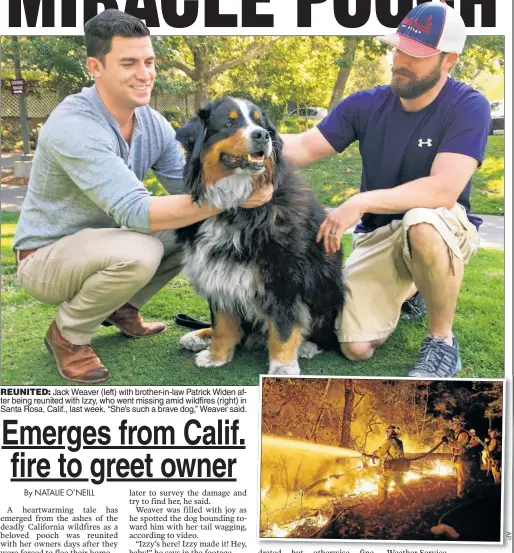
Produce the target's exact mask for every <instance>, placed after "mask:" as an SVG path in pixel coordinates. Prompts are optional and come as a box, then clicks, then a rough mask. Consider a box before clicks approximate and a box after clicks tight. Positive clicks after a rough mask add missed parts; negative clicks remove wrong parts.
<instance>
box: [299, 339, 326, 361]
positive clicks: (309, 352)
mask: <svg viewBox="0 0 514 553" xmlns="http://www.w3.org/2000/svg"><path fill="white" fill-rule="evenodd" d="M322 352H323V350H322V349H319V348H318V346H317V345H316V344H315V343H314V342H304V343H303V344H302V345H301V346H300V347H299V348H298V357H301V358H302V359H312V358H313V357H315V356H316V355H318V354H320V353H322Z"/></svg>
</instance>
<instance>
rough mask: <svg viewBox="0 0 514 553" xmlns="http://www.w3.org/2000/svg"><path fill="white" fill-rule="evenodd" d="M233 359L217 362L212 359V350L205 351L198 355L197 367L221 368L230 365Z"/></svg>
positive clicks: (230, 357)
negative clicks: (226, 364)
mask: <svg viewBox="0 0 514 553" xmlns="http://www.w3.org/2000/svg"><path fill="white" fill-rule="evenodd" d="M231 359H232V356H229V358H228V359H226V360H225V361H215V360H214V359H213V358H212V357H211V350H209V349H204V350H203V351H201V352H200V353H197V354H196V366H197V367H221V366H222V365H225V363H228V362H229V361H230V360H231Z"/></svg>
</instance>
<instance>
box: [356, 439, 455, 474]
mask: <svg viewBox="0 0 514 553" xmlns="http://www.w3.org/2000/svg"><path fill="white" fill-rule="evenodd" d="M445 442H446V438H443V439H442V440H441V441H440V442H439V443H438V444H437V445H435V446H434V447H433V448H432V449H431V450H430V451H426V452H425V453H423V454H421V455H418V456H417V457H411V458H409V459H407V458H405V457H399V458H397V459H386V460H385V461H384V469H385V470H395V471H398V472H408V471H409V470H410V465H411V463H412V462H413V461H419V460H420V459H423V458H424V457H428V455H430V454H431V453H433V452H434V451H435V450H436V449H439V448H440V447H441V446H442V445H443V444H444V443H445ZM362 456H363V457H367V458H368V459H372V460H373V463H375V461H376V460H377V459H378V457H377V456H376V455H368V454H367V453H363V454H362Z"/></svg>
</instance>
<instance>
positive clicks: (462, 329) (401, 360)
mask: <svg viewBox="0 0 514 553" xmlns="http://www.w3.org/2000/svg"><path fill="white" fill-rule="evenodd" d="M17 220H18V214H15V213H3V214H2V242H1V262H2V321H1V330H2V384H4V385H17V384H23V385H25V384H37V385H64V384H66V382H65V381H64V380H63V379H62V378H61V377H60V376H59V375H58V374H57V371H56V368H55V364H54V360H53V358H52V357H50V356H49V355H48V352H47V350H46V348H45V347H44V345H43V336H44V334H45V332H46V330H47V328H48V326H49V325H50V323H51V321H52V319H53V316H54V313H55V307H53V306H48V305H43V304H41V303H39V302H38V301H36V300H34V299H32V298H31V297H30V296H28V295H27V294H26V293H25V292H24V291H23V290H21V289H20V287H19V286H18V284H17V282H16V277H15V260H14V255H13V253H12V240H13V235H14V231H15V228H16V223H17ZM344 247H345V254H346V255H348V254H349V252H350V250H351V239H350V237H349V236H345V238H344ZM503 286H504V277H503V252H502V251H497V250H485V249H483V250H480V252H479V254H478V255H477V256H476V257H475V258H474V259H472V261H471V263H470V264H469V266H468V269H467V271H466V276H465V280H464V284H463V287H462V293H461V297H460V300H459V304H458V308H457V315H456V319H455V333H456V335H457V336H458V339H459V343H460V347H461V357H462V363H463V371H462V372H461V373H460V374H459V376H462V377H481V378H490V377H503V375H504V338H503V337H504V291H503ZM177 313H187V314H189V315H191V316H196V317H203V318H207V317H208V308H207V304H206V302H205V301H204V300H203V299H202V298H200V297H198V296H197V295H196V294H195V292H194V290H193V289H192V288H191V286H190V285H189V283H188V281H187V280H186V279H185V278H183V277H178V278H176V279H174V280H173V281H172V282H171V283H169V284H168V285H167V286H166V287H165V288H164V289H163V290H162V291H161V292H160V293H159V294H158V295H157V296H156V297H155V298H153V299H152V301H151V302H149V303H148V304H147V305H146V306H145V308H144V310H143V315H144V316H145V317H146V318H147V319H149V320H162V321H164V322H166V323H167V324H168V330H167V331H166V332H164V333H163V334H160V335H158V336H154V337H152V338H146V339H141V340H131V339H127V338H124V337H123V336H121V335H120V334H119V332H118V331H117V330H116V329H113V328H103V327H102V328H101V329H100V331H99V333H98V334H97V335H96V336H95V338H94V340H93V347H94V349H95V351H96V352H97V353H98V355H99V356H100V358H101V359H102V361H103V362H104V364H105V365H106V366H107V367H108V368H109V369H110V370H111V372H112V375H113V376H112V378H111V379H109V380H108V382H107V384H112V385H120V384H127V385H169V384H177V385H219V384H231V385H257V384H258V383H259V375H260V374H262V373H266V372H267V357H266V354H265V352H264V351H263V352H262V353H261V352H257V353H255V352H245V351H242V352H239V353H238V354H236V356H235V359H234V360H233V361H232V362H231V363H229V364H228V365H227V366H225V367H221V368H217V369H200V368H198V367H196V365H195V364H194V357H193V354H191V353H189V352H186V351H183V350H181V349H179V346H178V340H179V338H180V336H182V335H183V334H184V333H185V332H186V330H185V329H183V328H181V327H178V326H176V325H175V323H174V322H173V316H174V315H175V314H177ZM424 333H425V323H424V322H419V323H401V324H400V326H399V327H398V329H397V330H396V331H395V333H394V334H393V336H392V337H391V338H390V340H389V341H388V342H387V344H386V345H385V346H383V347H382V348H380V349H379V350H378V352H377V353H376V355H375V357H374V358H373V359H371V360H370V361H366V362H350V361H347V360H346V359H345V358H343V357H341V356H339V355H337V354H336V353H324V354H321V355H319V356H317V357H315V358H314V359H311V360H307V359H303V360H301V361H300V365H301V367H302V374H306V375H323V376H330V375H352V376H406V375H407V370H408V368H409V366H410V365H411V363H412V362H413V360H414V359H415V356H416V353H417V351H418V348H419V345H420V343H421V340H422V339H423V336H424Z"/></svg>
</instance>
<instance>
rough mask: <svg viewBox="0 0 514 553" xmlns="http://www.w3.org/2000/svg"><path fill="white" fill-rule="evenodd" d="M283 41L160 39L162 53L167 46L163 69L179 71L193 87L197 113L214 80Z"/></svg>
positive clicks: (269, 39) (231, 38)
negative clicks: (191, 82) (189, 80)
mask: <svg viewBox="0 0 514 553" xmlns="http://www.w3.org/2000/svg"><path fill="white" fill-rule="evenodd" d="M280 39H281V37H272V38H269V37H235V36H220V37H201V36H185V37H169V38H162V39H161V45H160V46H161V47H160V48H159V50H160V52H163V50H165V48H162V47H163V46H165V45H166V46H168V52H167V53H168V56H167V57H164V56H163V57H162V58H160V60H159V61H160V64H161V67H162V68H163V69H164V70H166V69H171V68H173V69H178V70H179V71H181V72H182V73H183V74H184V75H186V76H187V77H188V78H189V79H191V81H193V83H194V94H195V109H198V108H199V107H200V105H201V104H202V103H203V102H204V101H205V99H206V98H207V94H208V92H209V89H210V87H211V85H212V84H213V81H214V79H215V78H216V77H217V76H219V75H221V74H222V73H224V72H225V71H228V70H229V69H233V68H235V67H238V66H240V65H242V64H244V63H245V62H247V61H249V60H251V59H252V58H255V57H257V56H259V55H260V54H262V53H263V52H264V51H265V50H267V49H268V48H269V47H270V46H271V45H272V44H274V43H275V42H277V41H278V40H280Z"/></svg>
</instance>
